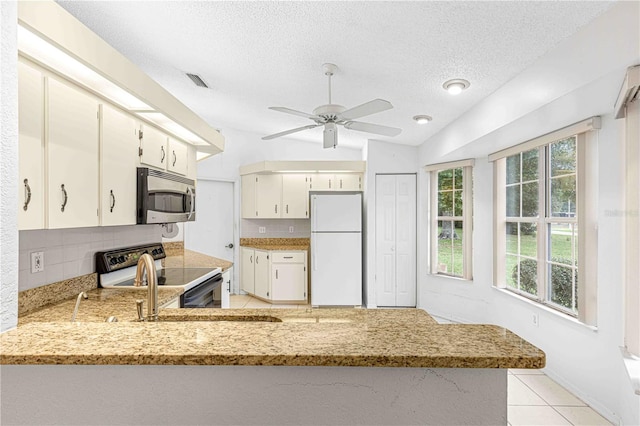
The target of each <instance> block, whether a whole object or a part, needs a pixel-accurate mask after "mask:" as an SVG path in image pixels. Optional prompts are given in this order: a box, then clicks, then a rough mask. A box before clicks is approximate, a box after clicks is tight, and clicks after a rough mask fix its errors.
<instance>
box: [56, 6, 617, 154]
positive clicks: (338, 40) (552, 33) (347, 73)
mask: <svg viewBox="0 0 640 426" xmlns="http://www.w3.org/2000/svg"><path fill="white" fill-rule="evenodd" d="M58 3H59V4H60V5H62V6H63V7H64V8H65V9H67V10H68V11H69V12H71V13H72V14H73V15H75V16H76V17H77V18H78V19H79V20H80V21H82V22H83V23H84V24H85V25H87V26H88V27H89V28H91V29H92V30H93V31H94V32H96V33H97V34H98V35H100V36H101V37H102V38H103V39H105V40H106V41H107V42H108V43H110V44H111V45H112V46H113V47H115V48H116V49H117V50H119V51H120V52H121V53H122V54H124V55H125V56H126V57H128V58H129V59H130V60H131V61H132V62H134V63H136V64H137V65H138V66H139V67H140V68H141V69H143V70H144V71H145V72H146V73H147V74H149V75H150V76H151V77H152V78H154V79H155V80H156V81H158V82H159V83H160V84H161V85H162V86H164V87H165V88H166V89H167V90H169V91H170V92H171V93H173V94H174V96H176V97H177V98H178V99H180V100H181V101H182V102H183V103H184V104H186V105H187V106H188V107H190V108H191V109H193V110H194V111H195V112H196V113H197V114H199V115H200V116H201V117H203V118H204V119H205V120H206V121H207V122H208V123H209V124H211V125H212V126H214V127H217V128H220V129H221V130H222V133H223V134H224V129H225V128H226V127H232V128H235V129H240V130H247V131H251V132H255V133H258V134H260V135H268V134H271V133H276V132H279V131H283V130H287V129H290V128H294V127H300V126H304V125H307V124H312V122H311V121H310V120H307V119H305V118H302V117H296V116H290V115H287V114H283V113H280V112H275V111H271V110H268V109H267V107H269V106H284V107H288V108H292V109H296V110H300V111H305V112H309V113H310V112H311V111H312V110H313V109H314V108H315V107H317V106H319V105H322V104H325V103H327V78H326V77H325V76H324V74H323V72H322V70H321V65H322V64H323V63H325V62H332V63H335V64H336V65H338V67H339V71H338V73H337V74H336V75H335V76H334V78H333V81H332V86H333V102H334V103H338V104H341V105H344V106H345V107H347V108H349V107H352V106H356V105H359V104H361V103H364V102H366V101H369V100H371V99H374V98H382V99H386V100H388V101H390V102H391V103H392V104H393V105H394V109H393V110H390V111H384V112H381V113H378V114H376V115H372V116H368V117H363V118H362V119H360V121H365V122H372V123H377V124H383V125H388V126H394V127H400V128H402V129H403V132H402V134H400V136H396V137H394V138H389V137H383V136H375V135H370V134H367V133H362V132H356V131H351V130H347V129H344V128H340V129H339V144H340V145H343V146H355V147H360V146H362V144H363V143H364V141H365V140H366V139H367V138H374V139H378V140H385V141H389V142H396V143H403V144H410V145H419V144H421V143H422V142H424V141H425V140H427V139H428V138H429V137H431V136H432V135H434V134H436V133H437V132H438V131H439V130H441V129H442V128H444V127H445V126H447V125H448V124H450V123H451V122H452V121H454V120H455V119H456V118H457V117H459V116H460V115H461V114H463V113H464V112H465V111H467V110H468V109H469V108H471V107H472V106H474V105H475V104H476V103H477V102H479V101H480V100H482V99H483V98H485V97H486V96H488V95H490V94H491V93H492V92H494V91H495V90H496V89H497V88H499V87H500V86H501V85H503V84H504V83H506V82H507V81H509V80H510V79H512V78H513V77H514V76H516V75H517V74H519V73H520V72H521V71H522V70H524V69H525V68H527V67H528V66H529V65H531V64H532V63H533V62H534V61H535V60H536V59H537V58H539V57H540V56H542V55H544V54H545V52H547V51H549V50H550V49H551V48H553V47H554V46H556V45H558V44H559V43H560V42H561V41H562V40H564V39H566V38H567V37H569V36H571V35H572V34H574V33H575V32H576V31H577V30H578V29H579V28H580V27H582V26H584V25H585V24H587V23H588V22H590V21H591V20H593V19H594V18H595V17H597V16H598V15H600V14H602V13H603V12H604V11H606V10H607V9H608V8H609V7H610V6H611V5H612V3H611V2H592V1H585V2H581V1H580V2H548V1H544V2H526V1H513V2H502V1H499V2H466V1H465V2H435V1H434V2H401V1H395V2H333V1H318V2H263V1H260V2H227V1H224V2H212V1H199V2H186V1H180V2H149V1H142V2H138V1H126V2H113V1H108V2H94V1H91V2H80V1H72V2H71V1H60V2H58ZM186 72H188V73H193V74H198V75H200V76H201V77H202V79H203V80H204V81H205V82H206V83H207V84H208V85H209V87H210V88H209V89H202V88H199V87H196V86H194V85H193V83H192V82H191V81H190V80H189V79H188V78H187V77H186V76H185V74H184V73H186ZM451 78H464V79H467V80H469V81H470V82H471V87H470V88H469V89H468V90H466V91H465V92H463V93H462V94H460V95H458V96H450V95H448V94H447V93H446V92H445V91H444V90H443V89H442V83H443V82H444V81H446V80H448V79H451ZM416 114H428V115H431V116H433V121H432V122H431V123H430V124H428V125H422V126H420V125H417V124H416V123H415V122H414V121H413V120H412V117H413V116H414V115H416ZM289 137H290V138H295V139H301V140H309V141H316V142H318V143H319V144H320V143H321V139H322V130H321V128H318V129H313V130H306V131H304V132H300V133H296V134H294V135H291V136H289ZM256 143H259V138H256Z"/></svg>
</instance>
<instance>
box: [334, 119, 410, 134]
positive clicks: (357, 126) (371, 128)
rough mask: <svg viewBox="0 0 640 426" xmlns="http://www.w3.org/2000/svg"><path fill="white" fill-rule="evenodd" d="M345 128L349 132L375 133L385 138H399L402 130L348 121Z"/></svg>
mask: <svg viewBox="0 0 640 426" xmlns="http://www.w3.org/2000/svg"><path fill="white" fill-rule="evenodd" d="M344 127H346V128H347V129H349V130H358V131H360V132H368V133H375V134H376V135H383V136H398V135H399V134H400V133H401V132H402V129H398V128H397V127H389V126H381V125H379V124H371V123H362V122H360V121H347V122H346V123H344Z"/></svg>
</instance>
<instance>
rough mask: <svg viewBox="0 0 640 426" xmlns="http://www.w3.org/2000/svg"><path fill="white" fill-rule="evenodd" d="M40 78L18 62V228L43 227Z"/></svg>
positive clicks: (42, 145)
mask: <svg viewBox="0 0 640 426" xmlns="http://www.w3.org/2000/svg"><path fill="white" fill-rule="evenodd" d="M43 122H44V77H43V75H42V74H41V73H40V72H39V71H37V70H35V69H33V68H31V67H29V66H28V65H25V64H23V63H22V62H19V63H18V159H19V163H18V194H19V195H18V196H19V199H18V203H19V205H18V229H20V230H22V229H43V228H44V141H43V137H42V136H43V134H42V132H43Z"/></svg>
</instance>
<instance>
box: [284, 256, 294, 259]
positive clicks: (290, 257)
mask: <svg viewBox="0 0 640 426" xmlns="http://www.w3.org/2000/svg"><path fill="white" fill-rule="evenodd" d="M283 257H284V258H285V259H293V256H283Z"/></svg>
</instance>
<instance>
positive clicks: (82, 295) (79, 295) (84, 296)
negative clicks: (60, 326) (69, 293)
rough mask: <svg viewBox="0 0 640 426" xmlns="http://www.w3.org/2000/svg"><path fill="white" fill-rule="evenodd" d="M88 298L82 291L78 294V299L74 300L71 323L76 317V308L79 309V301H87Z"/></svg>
mask: <svg viewBox="0 0 640 426" xmlns="http://www.w3.org/2000/svg"><path fill="white" fill-rule="evenodd" d="M88 298H89V296H87V293H85V292H84V291H81V292H80V294H78V298H77V299H76V307H75V308H73V315H71V322H75V320H76V315H78V308H80V301H81V300H82V299H85V300H86V299H88Z"/></svg>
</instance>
